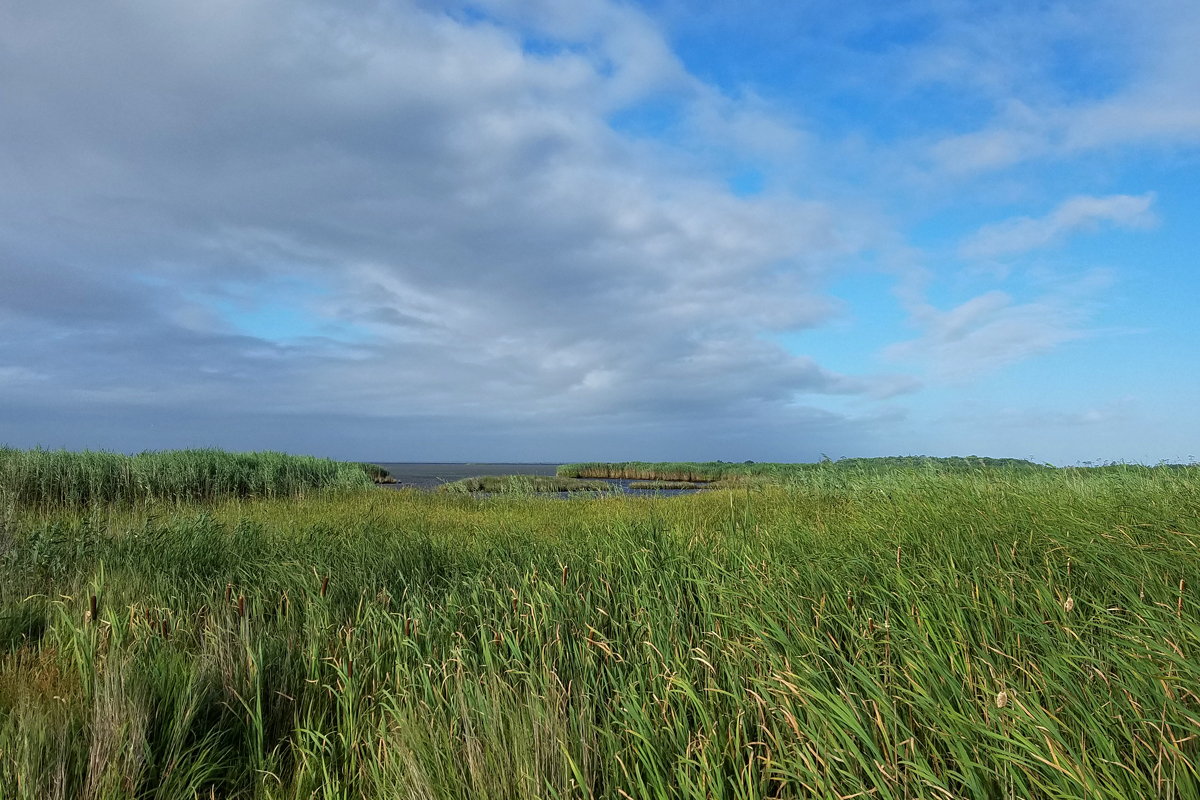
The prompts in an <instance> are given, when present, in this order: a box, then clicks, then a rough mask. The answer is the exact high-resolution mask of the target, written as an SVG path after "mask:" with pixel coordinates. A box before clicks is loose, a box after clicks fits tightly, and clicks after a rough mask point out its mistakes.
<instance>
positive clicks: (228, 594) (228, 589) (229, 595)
mask: <svg viewBox="0 0 1200 800" xmlns="http://www.w3.org/2000/svg"><path fill="white" fill-rule="evenodd" d="M231 599H233V584H232V583H227V584H225V603H226V604H228V603H229V601H230V600H231Z"/></svg>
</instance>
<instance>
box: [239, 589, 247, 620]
mask: <svg viewBox="0 0 1200 800" xmlns="http://www.w3.org/2000/svg"><path fill="white" fill-rule="evenodd" d="M238 616H239V617H244V616H246V595H244V594H239V595H238Z"/></svg>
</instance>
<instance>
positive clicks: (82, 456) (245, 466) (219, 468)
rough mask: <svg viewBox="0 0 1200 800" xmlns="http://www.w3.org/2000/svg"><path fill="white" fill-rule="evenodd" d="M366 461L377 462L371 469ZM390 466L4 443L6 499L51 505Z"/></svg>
mask: <svg viewBox="0 0 1200 800" xmlns="http://www.w3.org/2000/svg"><path fill="white" fill-rule="evenodd" d="M367 466H370V467H372V468H373V469H374V472H373V474H371V475H370V476H368V473H367V471H366V468H367ZM378 473H383V475H386V474H387V471H386V470H384V469H382V468H381V467H375V466H374V465H361V464H352V463H346V462H340V461H331V460H329V459H323V458H313V457H311V456H289V455H286V454H284V453H271V452H263V453H227V452H225V451H223V450H169V451H161V452H147V453H141V454H139V455H136V456H127V455H123V454H121V453H109V452H104V451H87V450H85V451H83V452H69V451H67V450H41V449H35V450H15V449H12V448H8V447H0V501H6V502H7V503H9V504H14V505H17V506H30V505H39V506H43V507H48V508H55V507H72V506H86V505H94V504H109V503H143V502H149V501H175V502H177V501H184V500H187V501H194V500H211V499H215V498H219V497H225V496H234V497H250V496H258V497H273V496H277V495H294V494H299V493H301V492H304V491H306V490H312V489H326V488H342V489H361V488H365V487H368V486H370V485H371V483H372V479H374V478H378V477H382V476H380V475H379V474H378Z"/></svg>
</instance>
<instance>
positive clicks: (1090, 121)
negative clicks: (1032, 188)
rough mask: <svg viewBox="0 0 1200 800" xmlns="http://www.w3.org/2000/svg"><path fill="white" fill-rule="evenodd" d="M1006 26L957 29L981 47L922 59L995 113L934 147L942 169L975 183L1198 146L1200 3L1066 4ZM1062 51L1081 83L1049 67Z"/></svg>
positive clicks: (925, 53) (1127, 0)
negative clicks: (1121, 151) (1023, 167)
mask: <svg viewBox="0 0 1200 800" xmlns="http://www.w3.org/2000/svg"><path fill="white" fill-rule="evenodd" d="M1000 23H1001V24H997V20H995V19H993V18H991V17H988V18H984V19H980V20H976V21H975V22H974V23H971V22H966V21H963V20H959V21H958V22H957V23H956V24H955V25H952V26H947V27H948V28H949V29H950V30H953V31H955V32H956V34H957V38H958V39H960V40H962V41H965V42H970V43H972V44H973V47H968V46H965V45H956V46H952V47H951V46H945V47H942V48H938V47H929V48H924V49H918V52H917V53H916V54H915V55H914V60H915V61H916V62H917V63H918V64H922V65H924V66H923V67H922V72H921V74H922V75H923V77H925V78H926V79H927V80H928V79H931V78H932V76H935V75H936V77H937V79H939V80H945V81H947V82H950V83H953V84H957V85H969V86H972V87H973V88H975V89H977V90H978V91H980V92H981V94H982V95H983V96H984V97H985V98H987V99H988V100H989V101H990V102H992V103H993V104H994V106H995V108H996V113H995V114H994V116H993V117H992V118H991V119H990V120H989V121H988V122H986V123H985V124H983V125H981V126H979V127H977V128H976V129H975V130H970V131H968V132H965V133H953V134H949V135H945V136H943V137H941V138H940V139H938V140H937V141H935V142H934V143H933V144H932V145H931V146H930V148H929V151H928V155H929V157H930V159H931V160H932V162H933V164H934V165H936V166H937V167H938V168H940V169H941V170H944V171H946V172H950V173H960V174H970V173H977V172H983V171H989V170H996V169H1001V168H1005V167H1009V166H1012V165H1014V164H1018V163H1020V162H1023V161H1027V160H1031V159H1043V158H1058V159H1061V158H1069V157H1074V156H1078V155H1080V154H1084V153H1088V152H1091V151H1095V150H1098V149H1104V148H1113V147H1124V146H1131V145H1142V146H1144V145H1160V146H1161V145H1167V146H1174V145H1195V144H1197V143H1200V50H1198V49H1197V48H1196V45H1195V43H1196V41H1197V39H1198V37H1200V5H1197V4H1196V3H1194V2H1190V1H1189V0H1149V1H1146V2H1143V1H1142V0H1109V1H1108V2H1102V3H1089V4H1087V5H1086V7H1085V6H1083V5H1079V6H1074V7H1073V6H1072V4H1070V3H1064V4H1055V5H1053V6H1051V7H1049V8H1045V9H1040V10H1038V11H1034V12H1031V11H1029V10H1028V9H1021V10H1019V11H1018V10H1013V11H1011V12H1009V13H1008V14H1007V15H1002V16H1001V18H1000ZM1063 48H1066V49H1068V50H1069V51H1070V52H1072V54H1073V57H1074V58H1075V59H1077V60H1078V61H1079V66H1078V68H1079V69H1081V70H1083V71H1084V74H1083V75H1081V76H1076V75H1072V74H1070V73H1069V72H1068V73H1066V75H1065V76H1064V75H1062V74H1056V73H1055V71H1054V70H1053V69H1051V68H1050V66H1051V65H1055V64H1058V63H1061V62H1060V57H1059V55H1058V54H1057V53H1056V50H1061V49H1063ZM947 49H949V50H950V51H951V52H954V53H955V57H953V58H951V57H948V56H947V55H946V52H945V51H946V50H947ZM985 76H986V77H985Z"/></svg>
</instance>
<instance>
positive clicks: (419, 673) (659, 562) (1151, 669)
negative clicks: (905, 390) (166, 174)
mask: <svg viewBox="0 0 1200 800" xmlns="http://www.w3.org/2000/svg"><path fill="white" fill-rule="evenodd" d="M802 474H803V478H802V479H801V478H798V479H795V480H791V481H790V482H788V483H787V484H786V485H768V486H746V487H739V488H737V489H734V490H717V491H709V492H702V493H699V494H692V495H685V496H679V497H671V498H662V497H632V496H621V495H614V496H607V497H603V498H595V499H580V500H573V501H571V502H561V501H553V500H547V499H543V498H536V497H503V496H501V497H493V498H489V499H487V500H479V499H476V498H473V497H470V496H463V495H455V494H438V493H420V492H415V491H411V490H403V491H398V492H384V491H376V490H364V491H359V492H346V491H342V492H316V493H313V492H309V493H307V494H305V496H304V497H303V498H290V497H261V498H249V499H244V498H243V499H238V498H229V497H227V498H225V499H221V500H217V501H213V502H205V503H194V504H191V505H187V504H185V505H162V504H155V503H151V504H141V505H129V504H125V505H118V506H103V507H102V506H98V505H95V504H93V505H92V506H90V507H80V506H77V505H76V506H63V507H59V508H49V507H44V506H41V507H33V506H20V505H10V506H9V507H8V510H7V511H6V512H4V513H5V516H3V517H0V521H2V523H3V525H2V527H0V575H3V576H4V580H3V581H0V797H4V798H45V797H113V798H115V797H163V798H186V797H240V798H252V797H262V798H275V797H279V798H282V797H288V798H294V797H305V798H308V797H317V798H334V797H336V798H392V797H422V798H425V797H427V798H452V797H453V798H478V797H487V798H525V797H545V798H567V797H603V798H621V797H672V798H674V797H680V798H683V797H689V798H692V797H694V798H701V797H705V798H707V797H721V798H758V797H821V798H825V797H836V796H841V797H850V796H854V795H857V796H859V797H874V798H916V797H927V798H948V797H955V798H957V797H979V798H1002V797H1014V798H1023V797H1037V798H1058V797H1072V798H1076V797H1077V798H1084V797H1087V798H1114V799H1115V798H1129V797H1162V798H1191V797H1196V796H1200V778H1198V776H1197V771H1196V769H1197V767H1196V765H1197V758H1198V757H1200V738H1197V733H1198V732H1200V698H1198V697H1197V692H1200V689H1197V687H1200V606H1198V604H1197V601H1196V592H1197V591H1198V590H1200V551H1198V549H1197V548H1198V546H1200V469H1197V468H1194V467H1193V468H1182V469H1145V468H1133V467H1120V468H1110V469H1104V470H1049V469H1030V468H1021V467H1018V468H1011V467H1006V468H994V469H991V468H989V469H983V470H960V471H951V470H930V469H927V468H923V467H920V466H916V467H914V466H897V467H893V468H889V469H877V470H850V469H823V470H808V471H806V472H803V473H802ZM93 597H95V598H96V600H95V607H96V619H91V618H90V617H91V610H92V598H93Z"/></svg>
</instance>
